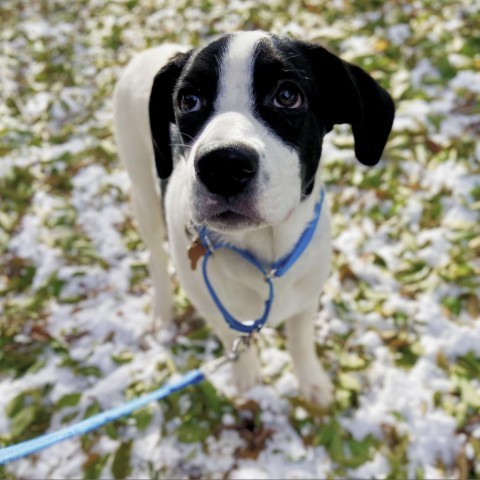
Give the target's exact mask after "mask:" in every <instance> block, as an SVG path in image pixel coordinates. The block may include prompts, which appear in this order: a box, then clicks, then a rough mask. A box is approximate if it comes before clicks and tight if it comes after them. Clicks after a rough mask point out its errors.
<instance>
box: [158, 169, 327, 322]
mask: <svg viewBox="0 0 480 480" xmlns="http://www.w3.org/2000/svg"><path fill="white" fill-rule="evenodd" d="M189 194H190V192H189V189H188V182H187V181H186V169H185V168H183V166H182V164H180V165H178V166H177V168H176V170H175V171H174V174H173V175H172V177H171V180H170V183H169V185H168V189H167V195H166V203H165V205H166V217H167V226H168V234H169V245H170V252H171V256H172V259H173V262H174V265H175V268H176V271H177V275H178V277H179V280H180V284H181V285H182V288H183V289H184V290H185V293H186V294H187V297H188V298H189V299H190V300H191V301H192V303H193V304H194V305H195V306H196V308H197V309H198V310H199V311H200V313H201V314H202V316H204V317H206V318H212V317H213V318H216V317H220V316H221V314H220V312H219V310H218V308H217V307H216V305H215V304H214V302H213V301H212V298H211V296H210V295H209V293H208V290H207V287H206V284H205V280H204V278H203V275H202V262H203V257H202V253H201V251H200V252H197V253H196V254H194V256H195V260H196V266H195V269H193V268H192V261H191V260H192V258H191V255H190V257H189V254H188V250H189V247H191V246H192V242H193V239H192V237H191V236H189V235H187V233H186V228H185V227H186V226H187V225H188V224H189V222H190V215H189V212H190V197H189ZM269 237H270V236H269V235H268V234H266V235H265V236H264V238H263V239H262V240H261V242H260V243H267V242H268V241H269ZM270 241H271V240H270ZM268 250H269V249H268V248H265V249H264V251H268ZM272 260H273V259H272ZM194 263H195V262H194ZM329 265H330V237H329V219H328V215H327V212H325V215H322V216H321V218H320V222H319V225H318V231H317V234H316V235H315V238H314V240H313V242H312V247H311V248H310V249H308V250H307V251H306V252H305V253H304V254H303V255H302V257H301V258H300V259H299V260H298V262H297V263H296V265H295V266H294V267H293V268H292V269H291V270H290V271H289V272H288V274H287V275H285V276H284V277H282V278H276V279H275V280H274V291H275V297H274V302H273V306H272V310H271V313H270V318H269V319H268V324H269V325H270V326H275V325H277V324H279V323H281V322H282V321H284V320H286V319H287V318H289V317H292V316H293V315H295V314H297V313H299V312H301V311H302V310H303V309H305V308H306V307H307V306H308V305H309V304H310V303H311V302H312V300H313V301H316V299H318V295H319V293H320V287H321V285H322V283H323V281H324V280H325V279H326V277H327V275H328V271H329ZM266 266H267V265H266ZM208 275H209V279H210V281H211V283H212V285H213V287H214V289H215V291H216V293H217V295H218V297H219V298H220V299H221V301H222V303H223V304H224V306H225V307H226V308H227V309H228V310H229V311H230V313H231V314H232V315H233V316H234V317H236V318H237V319H238V320H240V321H245V320H252V319H256V318H259V317H260V316H261V314H262V313H263V310H264V307H265V301H266V299H267V298H268V285H267V283H266V281H265V279H264V276H263V275H262V274H261V272H260V271H258V270H257V269H256V268H254V267H253V266H252V265H250V264H249V263H248V262H246V261H245V260H244V259H243V258H242V257H240V256H239V255H237V254H236V253H234V252H231V251H228V250H218V251H216V252H215V253H214V255H213V256H212V257H211V259H210V260H209V263H208ZM222 321H223V320H222Z"/></svg>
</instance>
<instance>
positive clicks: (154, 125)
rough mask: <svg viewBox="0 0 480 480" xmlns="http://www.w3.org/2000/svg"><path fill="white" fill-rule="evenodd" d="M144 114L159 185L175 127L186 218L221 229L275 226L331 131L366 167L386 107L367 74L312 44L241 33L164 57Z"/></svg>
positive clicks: (379, 139)
mask: <svg viewBox="0 0 480 480" xmlns="http://www.w3.org/2000/svg"><path fill="white" fill-rule="evenodd" d="M149 112H150V125H151V132H152V138H153V145H154V153H155V163H156V168H157V173H158V175H159V177H160V178H167V177H168V176H169V175H170V174H171V172H172V168H173V164H172V152H171V140H170V129H169V127H170V123H175V124H176V125H177V127H178V129H179V132H180V135H181V138H182V140H183V143H184V144H185V147H186V148H185V161H186V162H187V168H188V171H189V182H190V185H189V186H190V188H191V207H192V215H193V220H194V221H195V222H197V223H199V224H201V223H206V224H207V225H209V226H210V227H211V228H213V229H216V230H221V231H222V230H223V231H225V230H235V229H251V228H256V227H260V226H264V225H274V224H278V223H280V222H282V221H283V220H285V219H286V218H287V217H288V216H289V215H290V213H291V212H292V211H294V210H295V208H296V207H297V206H298V205H299V204H300V202H301V201H302V199H303V198H305V197H306V196H308V195H310V193H311V192H312V189H313V186H314V182H315V174H316V171H317V168H318V164H319V160H320V155H321V151H322V140H323V136H324V135H325V134H326V133H327V132H329V131H330V130H331V129H332V128H333V125H335V124H340V123H348V124H350V125H351V126H352V130H353V135H354V139H355V154H356V157H357V159H358V160H359V161H360V162H362V163H363V164H365V165H374V164H376V163H377V162H378V161H379V159H380V156H381V154H382V151H383V149H384V147H385V143H386V141H387V138H388V135H389V133H390V130H391V126H392V122H393V116H394V106H393V102H392V100H391V98H390V96H389V95H388V93H387V92H386V91H385V90H383V89H382V88H381V87H380V86H379V85H378V84H377V83H376V82H375V81H374V80H373V79H372V78H371V77H370V76H369V75H368V74H367V73H365V72H364V71H363V70H362V69H360V68H359V67H357V66H355V65H352V64H349V63H347V62H344V61H342V60H341V59H340V58H338V57H337V56H335V55H334V54H332V53H330V52H329V51H328V50H326V49H325V48H323V47H321V46H318V45H312V44H307V43H303V42H299V41H296V40H290V39H286V38H280V37H277V36H274V35H270V34H267V33H263V32H244V33H238V34H233V35H228V36H224V37H222V38H220V39H219V40H217V41H215V42H213V43H211V44H209V45H208V46H207V47H205V48H203V49H201V50H195V51H190V52H187V53H182V54H178V55H177V56H176V57H174V58H173V59H172V60H171V61H170V63H168V64H167V65H166V66H165V67H164V68H162V70H160V72H159V73H158V74H157V76H156V77H155V80H154V82H153V87H152V92H151V97H150V105H149Z"/></svg>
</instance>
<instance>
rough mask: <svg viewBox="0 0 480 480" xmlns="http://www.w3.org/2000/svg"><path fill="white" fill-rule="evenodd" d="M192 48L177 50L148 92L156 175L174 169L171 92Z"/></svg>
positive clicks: (163, 174) (162, 176)
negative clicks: (171, 137) (180, 51)
mask: <svg viewBox="0 0 480 480" xmlns="http://www.w3.org/2000/svg"><path fill="white" fill-rule="evenodd" d="M192 52H193V50H190V51H188V52H185V53H177V54H176V55H175V56H174V57H173V58H172V59H171V60H170V61H169V63H167V64H166V65H165V66H164V67H163V68H162V69H161V70H160V71H159V72H158V73H157V75H155V78H154V80H153V85H152V91H151V93H150V101H149V104H148V113H149V117H150V132H151V134H152V142H153V152H154V155H155V167H156V170H157V175H158V177H159V178H162V179H165V178H168V177H169V176H170V174H171V173H172V170H173V159H172V149H171V145H170V143H171V141H170V123H174V122H175V115H174V108H173V91H174V89H175V85H176V83H177V80H178V78H179V77H180V74H181V73H182V70H183V67H184V66H185V64H186V63H187V61H188V59H189V58H190V56H191V54H192Z"/></svg>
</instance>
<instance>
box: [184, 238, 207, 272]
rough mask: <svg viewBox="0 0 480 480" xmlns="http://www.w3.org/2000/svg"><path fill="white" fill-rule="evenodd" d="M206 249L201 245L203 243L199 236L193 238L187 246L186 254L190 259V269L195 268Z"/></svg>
mask: <svg viewBox="0 0 480 480" xmlns="http://www.w3.org/2000/svg"><path fill="white" fill-rule="evenodd" d="M206 251H207V249H206V248H205V247H204V246H203V243H202V242H201V241H200V239H199V238H197V239H195V240H194V241H193V242H192V243H191V244H190V246H189V247H188V250H187V254H188V258H189V259H190V267H191V269H192V270H195V269H196V268H197V263H198V261H199V260H200V258H202V257H203V256H205V253H206Z"/></svg>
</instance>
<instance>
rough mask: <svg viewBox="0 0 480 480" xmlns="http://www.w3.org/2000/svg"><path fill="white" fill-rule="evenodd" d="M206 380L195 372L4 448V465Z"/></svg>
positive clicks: (0, 452) (1, 456)
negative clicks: (82, 418) (51, 430)
mask: <svg viewBox="0 0 480 480" xmlns="http://www.w3.org/2000/svg"><path fill="white" fill-rule="evenodd" d="M204 379H205V376H204V373H203V372H202V371H201V370H198V369H197V370H192V371H190V372H188V373H187V374H186V375H184V376H183V377H182V378H181V379H180V380H179V381H178V382H174V383H169V384H167V385H164V386H163V387H160V388H159V389H157V390H155V391H153V392H151V393H147V394H146V395H144V396H142V397H140V398H136V399H134V400H130V401H129V402H127V403H124V404H122V405H119V406H118V407H114V408H112V409H110V410H106V411H105V412H101V413H98V414H97V415H93V416H92V417H89V418H86V419H85V420H82V421H81V422H79V423H76V424H74V425H71V426H70V427H66V428H64V429H62V430H59V431H57V432H52V433H48V434H46V435H41V436H40V437H37V438H34V439H32V440H26V441H25V442H21V443H17V444H16V445H12V446H10V447H6V448H2V449H0V465H4V464H6V463H8V462H12V461H14V460H18V459H19V458H22V457H25V456H26V455H31V454H33V453H37V452H40V451H41V450H43V449H45V448H47V447H51V446H52V445H55V444H56V443H59V442H63V440H67V439H68V438H72V437H78V436H80V435H84V434H85V433H88V432H91V431H92V430H96V429H97V428H100V427H101V426H103V425H105V424H106V423H109V422H113V421H114V420H118V419H119V418H120V417H124V416H126V415H130V414H131V413H132V412H134V411H135V410H138V409H140V408H142V407H145V406H146V405H148V404H149V403H151V402H153V401H155V400H160V399H162V398H165V397H166V396H168V395H170V394H171V393H173V392H176V391H177V390H181V389H182V388H185V387H187V386H189V385H196V384H197V383H199V382H201V381H202V380H204Z"/></svg>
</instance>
